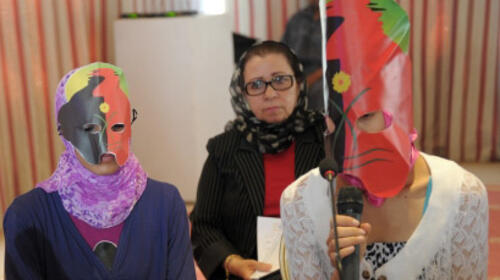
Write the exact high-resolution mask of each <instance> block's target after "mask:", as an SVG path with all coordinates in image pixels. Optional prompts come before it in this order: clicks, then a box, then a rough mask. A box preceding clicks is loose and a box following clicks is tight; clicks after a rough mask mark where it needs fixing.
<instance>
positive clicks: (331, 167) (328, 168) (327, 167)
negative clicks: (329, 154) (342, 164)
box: [319, 158, 337, 181]
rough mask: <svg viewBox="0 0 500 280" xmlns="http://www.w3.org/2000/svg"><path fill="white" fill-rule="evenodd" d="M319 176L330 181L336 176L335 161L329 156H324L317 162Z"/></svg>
mask: <svg viewBox="0 0 500 280" xmlns="http://www.w3.org/2000/svg"><path fill="white" fill-rule="evenodd" d="M319 172H320V173H321V176H323V178H325V179H326V180H328V181H332V180H333V179H334V178H335V176H337V163H336V162H335V160H333V159H331V158H325V159H323V160H322V161H321V162H320V163H319Z"/></svg>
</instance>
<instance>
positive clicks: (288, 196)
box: [281, 177, 326, 280]
mask: <svg viewBox="0 0 500 280" xmlns="http://www.w3.org/2000/svg"><path fill="white" fill-rule="evenodd" d="M305 184H307V177H302V178H300V179H299V180H298V181H296V182H295V183H293V184H292V185H290V186H289V187H288V188H287V189H286V190H285V191H284V192H283V194H282V196H281V219H282V224H283V235H284V237H285V245H286V254H287V261H288V271H289V276H290V278H291V279H300V280H302V279H304V280H306V279H311V280H318V279H324V276H323V272H322V262H321V260H320V258H319V254H318V252H317V250H318V248H317V246H316V241H315V238H314V224H313V220H312V219H311V217H310V216H309V215H308V213H307V210H306V207H305V205H304V200H303V199H304V198H303V195H302V193H301V191H302V189H303V188H304V187H305ZM325 242H326V240H325Z"/></svg>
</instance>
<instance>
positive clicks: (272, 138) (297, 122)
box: [226, 45, 324, 154]
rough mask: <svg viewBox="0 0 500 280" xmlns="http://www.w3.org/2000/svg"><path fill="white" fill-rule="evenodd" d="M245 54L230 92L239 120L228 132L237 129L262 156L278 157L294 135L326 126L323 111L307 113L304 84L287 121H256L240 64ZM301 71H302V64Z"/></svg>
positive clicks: (234, 121)
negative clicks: (313, 126) (311, 127)
mask: <svg viewBox="0 0 500 280" xmlns="http://www.w3.org/2000/svg"><path fill="white" fill-rule="evenodd" d="M254 46H255V45H254ZM292 53H293V52H292ZM246 54H247V52H245V53H244V54H243V55H242V56H241V58H240V62H239V63H238V66H237V68H236V69H235V70H234V72H233V76H232V78H231V84H230V86H229V91H230V93H231V105H232V107H233V110H234V112H235V114H236V119H234V120H233V121H230V122H228V123H227V124H226V131H228V130H231V129H233V128H234V129H236V130H238V131H239V132H241V133H242V134H243V135H244V137H245V139H246V141H248V142H249V143H251V144H255V145H256V146H257V147H258V149H259V152H260V153H263V154H267V153H270V154H276V153H279V152H281V151H283V150H285V149H287V148H288V147H289V146H290V145H291V144H292V142H293V140H294V139H295V136H296V135H297V134H300V133H302V132H304V131H305V130H306V129H307V128H308V127H310V126H312V125H320V126H324V117H323V115H322V114H321V113H320V112H317V111H311V110H307V94H306V82H305V81H304V82H302V83H301V84H300V93H299V96H298V100H297V104H296V105H295V109H294V110H293V112H292V114H290V116H289V117H288V118H287V119H286V120H285V121H283V122H281V123H266V122H264V121H261V120H259V119H257V117H255V115H254V114H253V112H252V111H251V109H250V106H249V105H248V103H247V101H246V99H245V96H244V94H245V93H244V92H243V78H242V75H243V73H242V71H241V66H242V65H241V62H242V60H243V59H244V58H245V56H246ZM300 71H301V72H302V71H303V67H302V65H300ZM301 74H302V73H301Z"/></svg>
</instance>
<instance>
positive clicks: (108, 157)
mask: <svg viewBox="0 0 500 280" xmlns="http://www.w3.org/2000/svg"><path fill="white" fill-rule="evenodd" d="M113 161H116V155H115V153H112V152H106V153H104V154H102V155H101V157H100V163H109V162H113Z"/></svg>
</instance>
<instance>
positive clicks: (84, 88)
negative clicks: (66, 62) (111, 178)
mask: <svg viewBox="0 0 500 280" xmlns="http://www.w3.org/2000/svg"><path fill="white" fill-rule="evenodd" d="M64 96H65V98H66V101H67V102H66V103H65V104H64V105H63V106H62V107H61V108H60V110H59V112H58V114H57V120H58V123H59V129H60V133H61V134H62V136H63V137H64V138H65V139H66V140H67V141H69V142H71V144H72V145H73V147H75V148H76V149H77V150H78V151H79V152H80V154H81V155H82V156H83V157H84V158H85V160H86V161H87V162H89V163H91V164H99V163H101V159H102V156H103V155H105V154H111V155H114V156H115V157H116V161H117V163H118V164H119V165H120V166H121V165H123V164H124V163H125V162H126V161H127V159H128V154H129V140H130V137H131V108H130V102H129V99H128V88H127V84H126V81H125V77H124V76H123V73H122V70H121V69H120V68H118V67H116V66H114V65H111V64H107V63H100V62H96V63H93V64H90V65H87V66H84V67H82V68H79V69H77V70H76V71H75V72H73V73H72V74H71V76H70V77H69V79H68V80H67V83H66V85H65V87H64Z"/></svg>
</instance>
